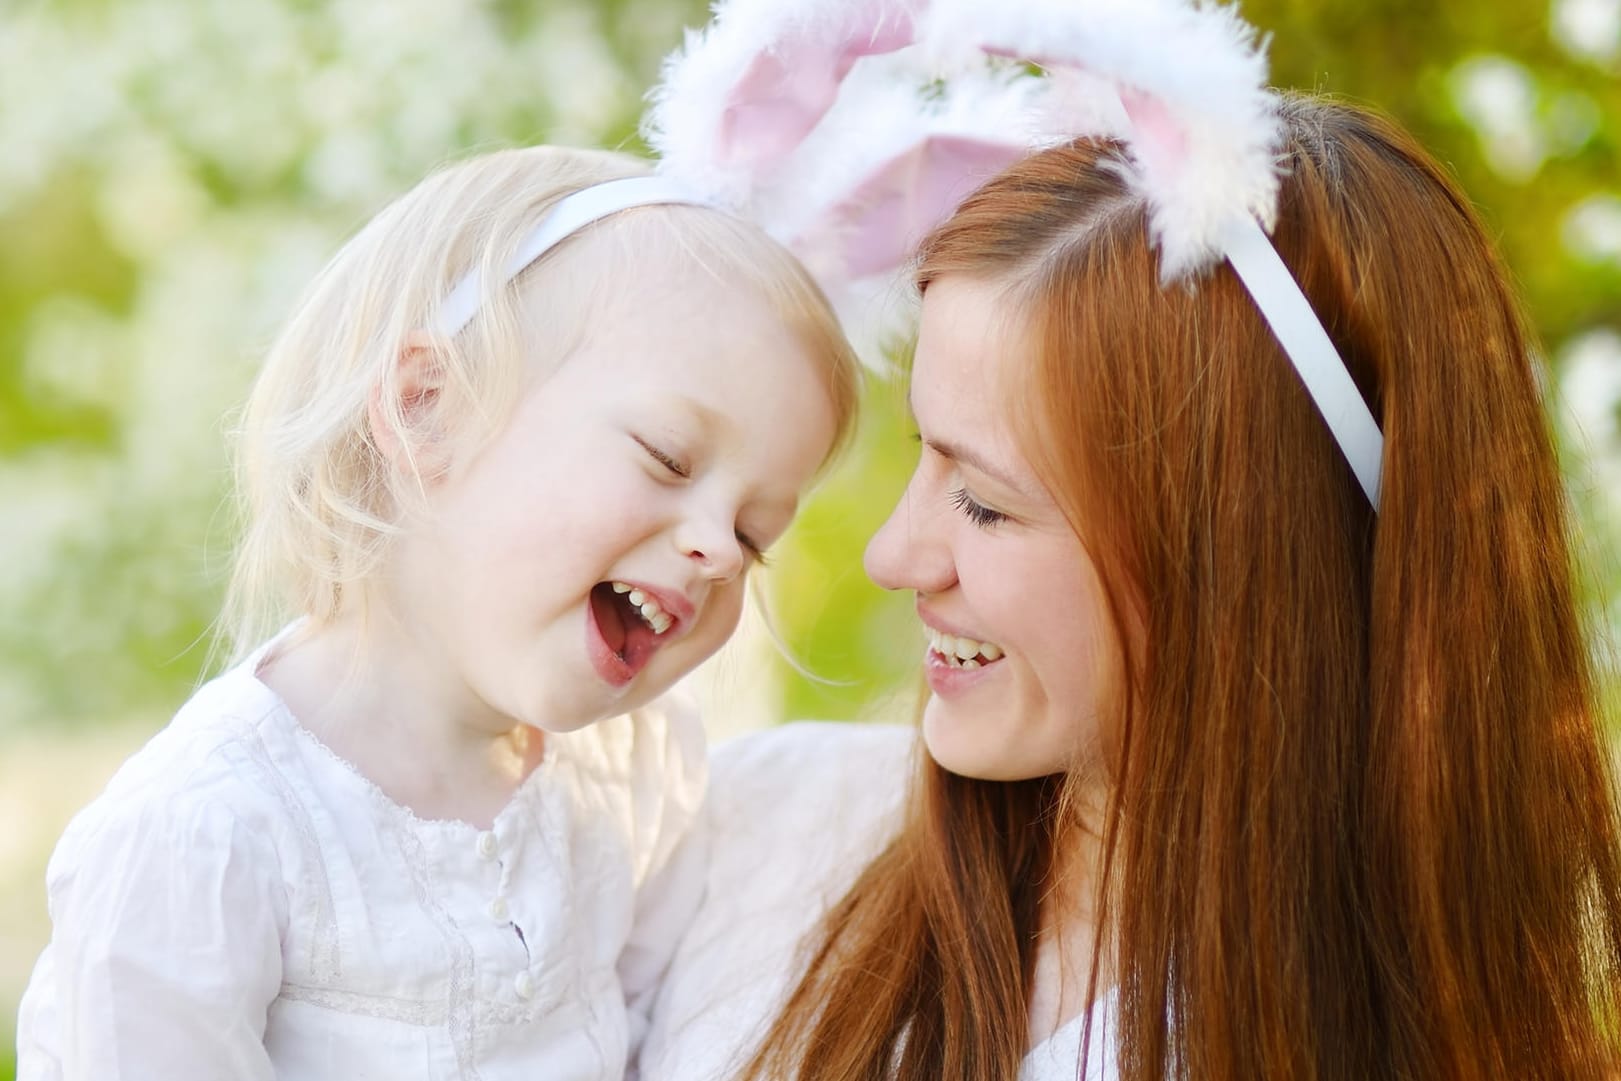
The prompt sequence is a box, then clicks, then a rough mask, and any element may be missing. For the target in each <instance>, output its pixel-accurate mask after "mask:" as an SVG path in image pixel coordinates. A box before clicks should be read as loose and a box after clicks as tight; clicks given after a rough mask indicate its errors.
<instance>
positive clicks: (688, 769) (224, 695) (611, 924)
mask: <svg viewBox="0 0 1621 1081" xmlns="http://www.w3.org/2000/svg"><path fill="white" fill-rule="evenodd" d="M253 663H254V662H253V661H249V662H245V663H244V664H243V665H242V666H240V667H238V668H235V669H233V670H232V671H230V672H228V673H226V674H225V675H223V676H221V677H220V678H219V679H216V680H214V681H213V682H212V683H209V684H208V685H207V686H205V687H203V688H202V689H201V690H199V691H198V693H197V694H196V695H195V696H194V697H193V698H192V699H191V701H190V702H188V703H187V704H186V705H185V707H184V708H182V709H181V711H180V713H179V714H178V715H177V716H176V717H175V719H174V720H173V721H172V722H171V723H170V724H169V725H168V726H167V727H166V728H165V729H164V730H163V731H161V732H160V733H158V735H157V736H155V737H154V738H153V739H152V741H151V742H150V743H148V744H147V745H146V747H145V748H143V749H142V750H141V751H139V752H138V753H136V754H135V756H134V757H132V758H131V759H130V760H129V761H128V762H127V763H125V764H124V766H123V767H122V768H121V769H120V770H119V772H118V773H117V775H116V776H115V777H114V778H113V779H112V781H111V782H110V783H109V784H108V786H107V789H106V791H105V792H103V793H102V794H101V796H99V797H98V798H97V799H96V800H95V801H94V802H93V803H91V804H90V806H89V807H87V808H86V809H85V810H84V811H82V812H81V813H80V814H79V815H78V816H77V817H76V818H75V819H74V820H73V822H72V823H71V824H70V825H69V827H68V829H67V832H66V833H65V834H64V835H63V837H62V840H61V842H60V844H59V845H58V846H57V849H56V852H55V854H54V856H53V857H52V859H51V862H50V867H49V871H48V873H47V882H48V892H49V901H50V915H51V921H52V938H51V942H50V945H49V946H48V947H47V948H46V950H45V953H44V954H43V956H42V957H41V958H40V961H39V964H38V965H37V967H36V968H35V971H34V975H33V979H32V981H31V983H30V984H29V987H28V990H27V992H26V993H25V995H24V999H23V1005H22V1010H21V1014H20V1017H19V1023H18V1052H19V1054H18V1073H17V1076H18V1078H19V1079H20V1081H54V1079H58V1078H72V1079H93V1081H119V1079H122V1078H140V1079H142V1081H150V1079H153V1078H163V1079H165V1081H216V1079H217V1081H223V1079H226V1078H230V1079H232V1081H261V1079H262V1081H269V1079H271V1078H280V1079H298V1081H315V1079H332V1081H339V1079H341V1081H356V1079H359V1078H386V1079H389V1081H395V1079H401V1078H410V1079H412V1081H430V1079H441V1078H459V1079H472V1078H484V1079H487V1081H497V1079H503V1078H521V1079H523V1081H574V1079H593V1081H595V1079H599V1078H601V1079H613V1081H618V1079H619V1078H621V1077H622V1076H623V1074H624V1070H625V1065H626V1062H627V1057H628V1056H630V1055H631V1054H633V1052H634V1049H635V1046H636V1045H637V1044H638V1043H639V1041H640V1039H641V1036H642V1034H643V1033H644V1032H645V1028H646V1019H645V1018H646V1011H647V1009H648V1007H649V1005H650V1002H651V998H652V994H653V992H654V991H655V990H656V987H657V983H658V978H659V976H660V974H661V973H662V972H663V969H664V966H665V964H666V962H667V961H668V959H669V956H670V952H671V951H672V950H673V948H674V945H675V943H676V941H677V940H678V939H679V937H680V934H681V932H682V930H683V928H684V927H685V926H686V924H687V922H688V920H689V919H690V917H691V915H692V912H693V909H694V907H695V906H696V904H697V902H698V897H699V893H700V891H701V888H702V876H703V871H702V865H703V852H702V844H703V839H702V838H701V836H698V835H696V834H694V833H693V832H692V827H693V826H694V825H696V824H697V823H698V821H699V815H700V812H701V804H702V795H703V786H704V773H705V761H704V744H703V733H702V729H701V727H700V725H699V723H698V719H697V716H696V714H695V713H694V712H693V711H691V710H690V709H687V708H685V707H684V706H682V705H680V704H678V703H677V701H676V700H674V699H672V698H671V697H670V696H666V697H665V698H664V699H662V700H660V701H659V702H658V703H656V704H655V705H654V706H651V707H649V708H647V709H644V710H641V711H638V712H636V713H633V714H630V715H627V716H623V717H617V718H614V719H612V720H608V721H603V722H601V723H599V724H596V725H593V726H591V727H589V728H586V729H583V730H581V731H578V732H575V733H571V734H568V735H562V736H557V735H548V736H547V737H546V750H545V756H544V759H543V761H542V762H541V764H540V765H539V766H538V767H537V768H536V769H535V771H534V773H533V774H531V775H530V776H529V777H528V778H527V779H525V781H524V782H523V784H522V785H521V787H520V788H519V790H518V791H517V793H516V794H515V795H514V796H513V798H512V800H511V802H510V803H509V804H508V805H507V806H506V807H505V809H503V810H502V811H501V813H500V814H499V815H498V816H497V818H496V819H495V822H494V825H493V827H492V828H491V829H489V830H480V829H477V828H475V827H473V826H471V825H468V824H466V823H462V822H447V821H421V820H419V819H417V818H416V817H414V816H413V815H412V814H411V813H410V812H409V811H407V810H405V809H404V808H402V807H400V806H399V805H398V804H396V803H394V802H392V801H391V800H389V799H388V797H387V796H385V795H384V794H383V793H382V792H381V791H380V790H379V789H378V788H377V787H376V786H374V785H373V784H372V783H371V782H369V781H368V780H366V779H365V778H364V777H362V776H361V775H360V774H359V773H357V772H356V771H355V770H354V769H353V768H352V767H351V766H350V765H349V764H348V763H346V762H344V761H343V760H341V759H339V758H338V757H337V756H336V755H334V754H333V753H332V752H331V751H329V750H328V749H327V748H326V747H325V746H323V745H322V744H321V743H319V742H318V741H317V740H316V739H315V737H313V736H312V735H310V734H309V733H308V732H307V731H306V730H305V729H303V728H302V727H301V726H300V725H299V723H298V722H297V721H296V720H295V719H294V718H293V716H292V714H291V713H290V712H289V711H288V709H287V707H286V706H285V704H284V703H283V702H282V701H281V700H280V699H279V698H278V697H277V696H276V695H275V694H274V693H273V692H272V691H271V690H270V689H269V688H268V687H266V686H265V685H264V684H262V683H260V682H259V681H258V680H257V679H256V678H255V677H254V675H253V671H254V669H253Z"/></svg>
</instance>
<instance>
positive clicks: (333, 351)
mask: <svg viewBox="0 0 1621 1081" xmlns="http://www.w3.org/2000/svg"><path fill="white" fill-rule="evenodd" d="M641 171H642V167H641V166H639V165H638V164H637V163H635V162H633V161H631V160H629V159H625V158H621V157H618V156H615V155H609V154H600V153H588V152H577V151H567V150H559V149H550V148H534V149H526V150H513V151H506V152H501V153H496V154H492V155H489V156H485V157H481V158H477V159H475V160H472V161H469V162H466V163H463V164H460V165H457V166H455V167H453V168H450V169H447V170H445V171H443V172H441V173H439V174H438V175H436V176H433V177H431V178H430V179H428V180H427V181H425V182H423V183H422V184H421V185H419V186H418V187H417V188H416V189H414V190H413V191H412V192H410V193H409V194H408V195H406V196H405V197H404V198H402V199H400V200H399V201H398V202H396V203H395V204H393V205H392V206H390V207H389V208H388V209H386V210H385V211H384V212H383V213H382V214H380V215H379V216H378V217H377V218H376V219H375V220H374V221H373V222H372V223H371V224H370V225H369V226H368V227H367V228H365V229H364V230H363V231H362V232H361V233H360V234H359V235H357V236H356V237H355V238H354V239H353V240H352V241H351V242H350V243H349V244H348V245H347V246H345V248H344V249H343V250H342V251H341V252H340V253H339V255H338V256H337V257H336V258H335V259H334V260H333V261H332V263H331V264H330V265H329V266H328V267H327V268H326V269H325V270H324V271H323V273H322V274H321V275H320V277H319V278H318V279H317V281H316V283H315V285H314V286H313V288H312V289H311V290H310V292H309V294H308V295H307V297H306V298H305V299H304V301H303V303H302V305H301V306H300V308H299V310H298V311H297V313H296V314H295V316H294V317H293V319H292V321H291V323H290V325H289V326H288V328H287V329H286V331H285V332H284V334H283V335H282V337H281V339H280V340H279V342H278V343H277V344H276V345H275V347H274V348H273V350H272V352H271V354H270V356H269V359H268V361H267V363H266V366H265V369H264V372H263V374H262V376H261V377H260V379H259V381H258V384H257V386H256V387H255V390H254V392H253V395H252V399H251V401H250V403H249V406H248V409H247V413H246V423H245V430H244V433H243V437H242V449H241V478H240V479H241V490H242V495H243V499H244V503H245V507H246V517H247V529H246V534H245V537H244V539H243V542H242V547H241V552H240V559H239V562H238V566H237V570H236V574H235V578H234V581H233V584H232V592H231V612H230V617H231V620H232V625H233V627H234V628H235V630H236V641H237V642H238V643H239V645H241V644H246V643H258V642H259V640H260V636H261V634H262V633H263V630H264V628H265V627H266V626H267V620H272V619H279V618H280V613H284V612H286V611H288V610H291V611H292V612H294V613H296V615H297V617H298V618H297V620H296V622H294V623H293V624H292V625H291V626H289V627H288V628H287V629H286V630H284V631H283V632H281V633H279V634H276V635H275V636H274V637H272V638H270V640H269V641H268V642H265V643H264V644H255V645H253V646H252V647H251V648H248V649H243V650H242V652H243V654H244V655H243V656H241V657H240V660H239V663H237V664H236V666H235V667H233V668H231V669H230V670H229V671H228V672H226V673H225V674H224V675H222V676H220V677H219V678H217V679H215V680H214V681H213V682H211V683H209V684H208V685H206V686H205V687H203V688H202V689H201V690H200V691H199V692H198V693H197V694H196V695H195V697H193V698H192V700H191V701H190V702H188V703H187V704H186V705H185V706H184V707H183V708H182V709H181V711H180V712H179V714H178V715H177V716H176V717H175V719H174V720H173V722H171V723H170V725H169V726H168V727H167V728H166V729H164V730H163V731H162V732H161V733H159V734H158V735H157V736H156V737H155V738H154V739H153V740H152V741H151V743H149V744H148V745H147V746H146V747H145V748H144V749H143V750H141V751H140V752H138V753H137V754H136V755H135V756H134V757H133V758H132V759H131V760H130V761H129V762H128V763H126V765H125V766H124V767H123V768H122V769H121V770H120V771H119V773H118V774H117V776H116V777H115V778H114V779H113V780H112V782H111V783H110V784H109V785H108V787H107V789H106V791H105V792H104V793H103V794H102V795H101V796H100V797H99V798H98V799H97V800H96V801H95V802H94V803H93V804H91V805H90V806H89V807H88V808H87V809H86V810H85V811H84V812H82V813H81V814H80V815H79V816H78V817H77V818H76V819H75V820H74V822H73V823H72V824H71V825H70V827H69V828H68V830H67V832H66V834H65V836H64V837H63V839H62V841H61V843H60V845H59V846H58V848H57V851H56V854H55V856H54V857H53V859H52V861H51V865H50V870H49V894H50V911H51V918H52V921H53V925H54V930H53V937H52V940H51V943H50V945H49V947H48V948H47V950H46V951H45V954H44V956H43V957H42V958H41V960H40V962H39V965H38V967H37V969H36V971H35V973H34V977H33V980H32V982H31V984H30V986H29V988H28V991H27V993H26V996H25V1000H24V1003H23V1008H22V1014H21V1021H20V1026H19V1033H20V1035H19V1042H20V1056H19V1070H20V1073H19V1076H20V1077H22V1078H26V1079H29V1081H43V1079H47V1078H84V1079H90V1078H93V1079H96V1081H112V1079H115V1078H122V1077H130V1078H133V1077H142V1078H151V1077H170V1078H204V1077H214V1078H225V1077H229V1078H239V1079H245V1078H273V1077H274V1078H300V1079H313V1078H333V1079H338V1078H343V1079H349V1078H358V1077H390V1078H392V1077H412V1078H474V1077H483V1078H500V1077H510V1078H519V1077H522V1078H526V1079H532V1078H542V1077H543V1078H547V1079H565V1078H618V1077H620V1076H621V1075H622V1073H623V1071H624V1068H625V1063H626V1058H627V1053H628V1052H629V1050H630V1049H631V1048H632V1047H633V1046H634V1044H635V1042H636V1041H637V1039H638V1038H639V1034H640V1030H641V1028H642V1026H643V1022H642V1021H641V1019H640V1018H641V1014H642V1012H643V1010H644V1008H645V1000H646V997H647V995H648V993H649V992H650V990H651V988H652V986H653V984H654V982H655V981H656V979H657V977H658V975H659V973H660V972H661V971H662V968H663V965H664V962H665V960H666V958H667V951H668V949H669V947H670V946H671V945H672V944H673V939H674V936H675V934H676V933H677V932H678V931H679V930H680V928H681V927H682V926H683V925H684V922H685V920H686V918H687V916H688V915H689V913H690V910H691V908H692V907H693V905H694V904H695V903H696V891H697V889H698V888H699V885H700V879H701V875H700V874H696V873H695V872H694V869H693V864H694V861H695V860H701V845H699V844H697V843H694V842H695V841H699V840H701V838H684V835H685V834H687V832H688V829H689V827H690V826H691V824H692V822H693V819H694V815H695V811H696V809H697V807H698V804H699V800H700V795H701V791H702V785H703V740H702V733H701V730H700V729H699V727H698V722H697V720H696V719H695V717H694V716H693V715H692V713H691V712H690V711H688V710H687V709H685V708H684V707H683V706H682V705H680V703H679V702H678V701H676V700H675V699H674V698H672V697H670V696H666V695H665V693H664V692H666V691H667V690H669V688H670V687H671V685H672V684H673V683H674V682H675V681H676V680H677V679H678V678H679V677H681V676H682V675H684V674H686V673H687V672H689V671H691V670H692V668H693V667H694V666H695V665H697V664H698V663H699V662H700V661H702V660H703V659H704V658H706V657H708V656H709V655H710V654H711V653H713V652H714V650H715V649H716V648H717V647H719V646H720V645H721V643H722V642H724V641H725V640H726V638H727V637H728V636H729V635H730V634H731V632H732V630H733V629H734V627H735V626H736V623H737V619H738V615H739V611H740V606H741V604H742V602H743V595H744V583H745V580H746V577H747V572H748V571H749V569H750V567H751V566H753V565H755V564H756V563H758V561H759V560H760V558H761V553H762V551H763V550H764V549H766V548H767V547H768V546H769V545H770V544H771V543H772V541H773V540H775V539H776V538H777V537H778V536H779V535H780V534H781V533H782V532H783V530H784V529H786V528H787V526H788V524H789V521H790V519H791V518H792V517H793V515H794V511H795V506H796V502H797V500H798V499H799V498H800V496H801V494H802V493H803V492H804V490H805V488H806V486H807V485H808V484H809V483H810V482H811V480H812V479H813V477H814V476H815V475H816V473H817V472H818V469H819V468H820V466H821V465H822V463H823V462H824V461H825V460H826V459H827V458H828V456H829V454H830V453H831V451H832V449H833V447H834V446H835V445H836V444H837V443H838V442H839V441H840V439H841V438H842V435H843V433H844V432H845V431H846V429H847V426H848V424H849V421H850V418H851V413H852V410H853V403H854V394H855V383H854V367H853V364H854V361H853V359H852V357H851V355H850V353H849V351H848V347H847V345H846V344H845V342H844V340H843V338H842V337H841V335H840V332H839V329H838V326H837V324H836V322H835V321H834V319H833V316H832V314H831V312H830V311H829V309H828V307H827V305H826V303H825V301H824V299H823V297H822V294H821V293H820V292H819V290H818V289H817V287H816V286H815V285H814V284H813V283H812V282H811V280H810V279H809V278H808V277H807V276H806V275H805V273H804V271H803V270H802V269H801V268H800V267H799V265H798V264H797V263H796V262H795V261H794V259H793V257H792V256H790V255H789V254H788V253H787V252H786V251H785V250H784V249H782V248H780V247H779V246H777V244H776V243H774V242H773V241H771V240H769V239H768V238H767V237H766V236H765V234H764V233H762V232H760V231H759V230H758V229H756V228H755V227H754V226H752V225H749V224H747V223H745V222H743V221H741V220H738V219H736V218H734V217H732V216H730V215H729V214H726V213H723V212H720V211H718V210H715V209H711V208H709V207H707V206H701V205H687V204H686V203H685V200H686V199H687V198H688V197H687V196H685V195H684V194H682V193H681V192H679V191H672V190H671V189H670V187H669V185H668V184H666V183H665V182H664V181H662V180H659V179H655V178H651V177H641V176H638V175H637V174H638V173H640V172H641ZM592 222H595V224H591V223H592ZM587 226H588V227H587ZM547 248H551V249H552V250H551V251H550V252H549V254H544V255H542V254H541V253H543V252H545V251H546V249H547ZM537 256H540V258H538V259H537V258H536V257H537ZM268 625H269V626H274V625H275V624H274V623H270V624H268Z"/></svg>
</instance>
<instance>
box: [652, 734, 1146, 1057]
mask: <svg viewBox="0 0 1621 1081" xmlns="http://www.w3.org/2000/svg"><path fill="white" fill-rule="evenodd" d="M917 743H918V741H917V739H916V733H915V730H913V729H911V728H900V727H894V726H888V725H851V724H807V723H800V724H792V725H787V726H785V727H782V728H776V729H771V730H769V731H766V732H761V733H758V734H755V735H751V736H745V737H743V738H742V739H738V740H733V741H731V742H729V743H725V744H722V745H721V746H720V747H718V748H716V751H715V753H714V755H713V757H712V759H711V762H710V771H711V777H710V788H709V800H708V803H707V809H706V811H705V815H706V818H707V821H708V825H707V826H706V827H705V828H704V829H703V832H704V833H705V834H706V835H707V836H708V838H709V855H710V859H709V867H708V873H707V876H706V881H705V888H704V899H703V903H702V905H701V906H700V907H699V910H698V914H697V916H696V917H695V918H694V920H693V922H692V926H691V928H690V929H689V930H688V931H687V934H686V936H685V937H684V938H683V939H682V941H681V944H680V946H679V947H678V948H677V950H676V953H675V957H674V959H673V960H672V961H671V962H670V969H669V972H668V973H667V974H666V975H665V979H664V985H663V987H662V988H661V989H660V991H659V994H658V997H657V999H656V1000H655V1002H654V1006H653V1013H652V1022H651V1028H650V1030H649V1032H648V1036H647V1041H646V1043H644V1044H643V1046H642V1052H641V1059H640V1077H641V1078H642V1081H723V1079H727V1081H729V1079H731V1078H733V1077H735V1076H736V1073H737V1071H738V1069H739V1068H741V1067H742V1066H743V1065H744V1064H745V1063H746V1062H747V1060H748V1058H749V1056H750V1055H751V1054H752V1053H753V1052H754V1051H755V1049H756V1048H757V1047H758V1046H759V1043H760V1040H761V1039H762V1038H763V1037H764V1035H765V1032H766V1030H767V1028H768V1027H769V1026H770V1023H771V1021H772V1020H774V1019H775V1017H776V1014H777V1011H778V1009H780V1007H781V1005H782V1002H783V1000H784V999H785V998H786V997H787V995H788V992H789V991H790V990H791V989H792V984H793V982H794V981H795V980H796V979H797V978H798V977H799V975H800V974H801V973H802V972H803V970H804V963H805V960H806V958H805V956H804V954H803V951H802V949H801V947H802V945H803V943H804V942H805V940H806V938H807V936H809V935H811V934H812V933H814V931H815V930H816V928H817V926H818V924H819V921H820V920H821V918H822V917H823V916H824V915H825V914H826V913H827V911H828V909H829V908H830V907H831V906H832V905H833V904H835V903H837V902H838V900H839V899H840V898H842V897H843V896H844V893H845V892H846V891H847V890H848V889H849V888H850V886H851V885H852V884H853V883H854V882H855V879H856V877H857V876H858V875H859V874H860V873H861V872H862V870H864V869H865V868H866V866H867V864H868V863H869V862H870V861H871V860H872V859H873V858H874V857H875V856H877V855H878V853H879V852H880V851H882V849H883V847H884V845H885V844H887V843H888V841H889V840H890V839H891V838H892V837H893V836H894V834H895V831H896V830H897V829H898V828H899V825H900V822H901V816H902V811H903V806H902V804H903V801H904V798H905V793H906V789H907V786H908V785H909V783H910V781H911V777H912V774H913V771H914V768H913V767H914V762H915V758H914V756H915V755H916V754H919V753H921V751H920V750H919V748H918V745H917ZM1114 1005H1115V998H1114V995H1113V994H1112V993H1111V994H1109V995H1105V996H1102V997H1100V998H1099V999H1098V1001H1097V1003H1096V1004H1095V1005H1094V1006H1093V1007H1092V1010H1091V1014H1090V1016H1091V1018H1092V1030H1091V1047H1090V1053H1089V1055H1088V1057H1087V1072H1086V1075H1085V1078H1084V1079H1083V1081H1113V1079H1114V1078H1115V1077H1117V1076H1118V1074H1117V1069H1116V1065H1115V1061H1114V1055H1113V1051H1112V1048H1113V1040H1112V1039H1111V1038H1110V1032H1111V1030H1112V1029H1113V1026H1114ZM1086 1016H1087V1015H1085V1014H1083V1015H1081V1016H1078V1017H1076V1018H1074V1019H1072V1020H1071V1021H1070V1022H1069V1023H1068V1024H1066V1025H1064V1026H1063V1027H1062V1028H1060V1029H1059V1030H1058V1031H1057V1032H1056V1033H1054V1034H1053V1036H1052V1037H1051V1038H1049V1039H1048V1040H1046V1041H1045V1042H1043V1043H1042V1044H1041V1045H1039V1046H1038V1047H1036V1048H1035V1049H1034V1050H1033V1051H1031V1053H1030V1054H1029V1056H1028V1057H1027V1058H1026V1059H1025V1061H1024V1064H1023V1066H1022V1068H1021V1070H1020V1072H1019V1081H1077V1078H1076V1066H1077V1063H1078V1062H1079V1060H1080V1041H1081V1033H1082V1029H1083V1026H1084V1024H1085V1021H1086Z"/></svg>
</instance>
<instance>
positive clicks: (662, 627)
mask: <svg viewBox="0 0 1621 1081" xmlns="http://www.w3.org/2000/svg"><path fill="white" fill-rule="evenodd" d="M608 584H609V585H610V586H612V587H613V591H614V592H615V593H618V594H620V595H622V596H625V599H626V600H628V601H630V603H631V607H633V608H635V609H636V611H637V613H638V614H639V615H640V616H641V617H642V622H643V623H646V624H647V625H648V626H649V627H652V628H653V633H654V634H663V633H664V632H665V631H667V630H669V629H670V628H671V627H672V626H674V625H675V617H674V616H672V615H670V613H668V612H666V611H665V610H664V609H663V608H660V607H659V602H658V601H657V600H655V599H654V598H653V597H652V596H651V595H650V594H648V593H647V592H646V591H645V590H640V589H637V588H636V587H635V586H633V585H630V584H629V583H627V582H609V583H608ZM627 594H628V595H627Z"/></svg>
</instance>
